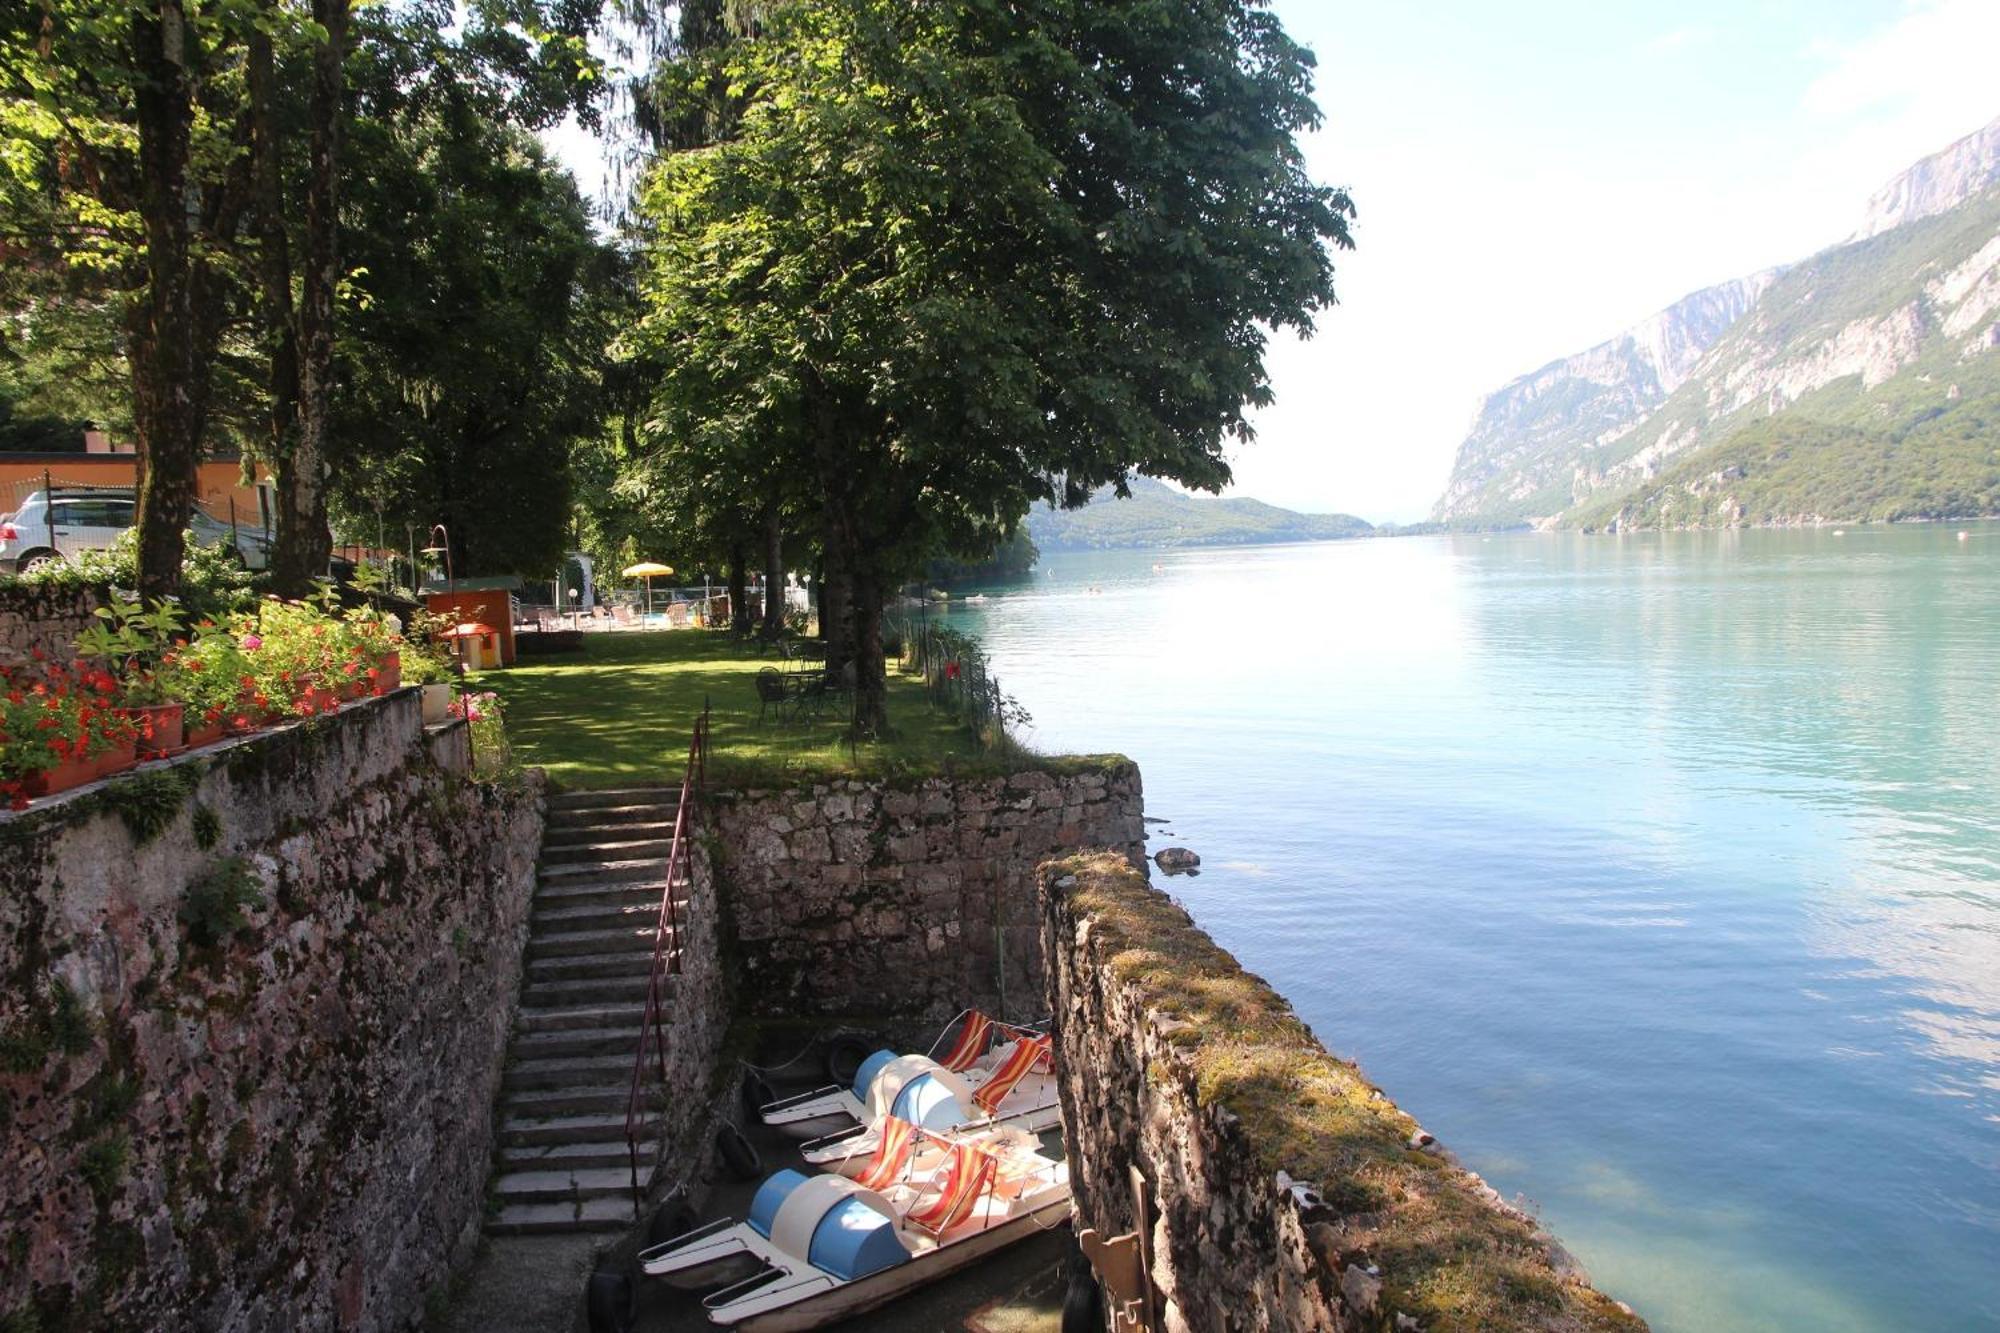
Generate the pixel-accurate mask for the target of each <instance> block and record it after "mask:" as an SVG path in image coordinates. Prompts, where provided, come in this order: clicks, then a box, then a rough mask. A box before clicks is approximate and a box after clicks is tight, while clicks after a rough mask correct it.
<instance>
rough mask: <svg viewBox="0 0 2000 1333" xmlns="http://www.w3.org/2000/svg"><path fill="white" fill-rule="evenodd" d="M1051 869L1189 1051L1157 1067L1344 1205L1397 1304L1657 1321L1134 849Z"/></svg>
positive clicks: (1482, 1315)
mask: <svg viewBox="0 0 2000 1333" xmlns="http://www.w3.org/2000/svg"><path fill="white" fill-rule="evenodd" d="M1047 873H1049V874H1052V875H1055V876H1058V877H1060V876H1063V875H1074V876H1075V877H1076V884H1075V886H1074V887H1073V888H1071V889H1070V890H1069V893H1070V907H1071V911H1072V913H1073V915H1074V916H1075V917H1076V918H1077V919H1079V920H1082V921H1087V922H1088V923H1089V926H1090V945H1089V947H1090V949H1091V952H1092V953H1093V954H1094V955H1095V956H1096V957H1097V958H1098V959H1099V960H1101V961H1102V962H1103V963H1104V964H1106V966H1107V967H1108V970H1109V972H1110V974H1111V975H1112V976H1113V977H1114V978H1115V979H1116V980H1117V981H1118V982H1120V983H1122V984H1124V985H1127V986H1131V987H1134V988H1136V989H1137V991H1138V992H1139V994H1138V996H1137V1001H1138V1002H1137V1004H1136V1006H1135V1008H1136V1010H1137V1011H1140V1012H1146V1013H1149V1014H1151V1015H1152V1016H1153V1019H1154V1022H1155V1023H1156V1024H1157V1025H1158V1027H1159V1029H1160V1031H1161V1032H1162V1035H1163V1036H1165V1038H1166V1040H1167V1041H1168V1042H1169V1043H1170V1044H1171V1045H1172V1046H1173V1047H1174V1049H1175V1051H1176V1053H1177V1054H1178V1056H1179V1057H1180V1058H1179V1059H1178V1060H1173V1061H1163V1062H1160V1063H1158V1064H1155V1065H1154V1066H1153V1067H1152V1068H1151V1069H1149V1070H1148V1075H1149V1078H1150V1079H1151V1080H1152V1081H1154V1082H1155V1083H1161V1084H1165V1083H1170V1082H1172V1081H1173V1080H1174V1079H1175V1078H1176V1077H1177V1076H1178V1077H1180V1078H1183V1079H1185V1082H1186V1086H1187V1087H1188V1088H1189V1089H1190V1090H1191V1092H1192V1094H1193V1096H1194V1098H1195V1100H1196V1101H1197V1102H1198V1103H1199V1104H1200V1105H1202V1106H1204V1107H1209V1106H1219V1107H1221V1108H1222V1109H1224V1110H1227V1111H1229V1112H1230V1113H1232V1114H1233V1115H1234V1116H1236V1118H1237V1120H1238V1122H1239V1123H1240V1127H1241V1132H1242V1134H1243V1136H1244V1140H1245V1146H1246V1148H1247V1150H1248V1152H1249V1153H1250V1154H1251V1155H1252V1156H1253V1157H1254V1158H1255V1159H1256V1162H1257V1165H1258V1168H1259V1171H1260V1173H1262V1174H1263V1175H1265V1176H1266V1178H1268V1177H1269V1176H1271V1175H1274V1174H1275V1173H1276V1172H1277V1171H1279V1170H1283V1171H1285V1172H1287V1173H1288V1174H1289V1175H1291V1176H1292V1178H1293V1179H1295V1180H1301V1181H1307V1182H1310V1183H1311V1184H1313V1185H1314V1186H1315V1187H1316V1188H1317V1189H1318V1190H1319V1192H1320V1194H1321V1196H1322V1197H1323V1198H1324V1199H1325V1200H1326V1202H1327V1204H1328V1206H1329V1207H1331V1208H1332V1209H1333V1210H1334V1211H1335V1212H1337V1213H1339V1214H1341V1215H1342V1226H1341V1228H1340V1231H1339V1233H1338V1234H1339V1248H1340V1250H1341V1252H1342V1261H1343V1262H1368V1263H1374V1264H1377V1265H1379V1267H1380V1269H1381V1276H1382V1282H1383V1296H1384V1299H1385V1302H1386V1303H1387V1306H1388V1308H1390V1309H1393V1310H1396V1311H1400V1312H1403V1313H1407V1314H1411V1315H1414V1316H1416V1317H1417V1318H1418V1319H1419V1320H1420V1321H1421V1322H1422V1326H1423V1327H1424V1328H1425V1329H1427V1330H1430V1331H1431V1333H1447V1331H1451V1333H1459V1331H1463V1333H1472V1331H1473V1330H1486V1331H1493V1330H1527V1329H1535V1330H1551V1329H1564V1330H1584V1329H1590V1330H1604V1331H1605V1333H1613V1331H1616V1333H1643V1330H1644V1329H1645V1327H1646V1325H1645V1323H1644V1321H1643V1320H1640V1319H1639V1318H1637V1317H1636V1316H1634V1315H1633V1314H1631V1313H1630V1312H1629V1311H1627V1310H1625V1309H1623V1308H1622V1307H1620V1306H1618V1305H1617V1304H1615V1303H1614V1302H1613V1301H1612V1300H1610V1299H1609V1298H1608V1297H1606V1296H1604V1295H1603V1294H1602V1293H1600V1292H1598V1291H1596V1290H1594V1289H1593V1288H1590V1287H1588V1286H1585V1285H1582V1284H1580V1283H1578V1282H1574V1281H1569V1280H1565V1278H1564V1277H1563V1276H1562V1275H1561V1274H1559V1273H1558V1272H1557V1271H1556V1269H1555V1266H1554V1264H1553V1263H1552V1262H1551V1259H1550V1255H1549V1252H1548V1250H1547V1248H1546V1245H1545V1243H1544V1242H1543V1240H1542V1239H1541V1238H1540V1236H1539V1235H1538V1234H1537V1229H1536V1227H1535V1226H1534V1224H1533V1223H1532V1222H1531V1221H1529V1220H1528V1219H1527V1218H1526V1217H1525V1216H1523V1215H1522V1214H1520V1213H1518V1212H1514V1211H1512V1210H1505V1209H1502V1208H1499V1207H1495V1206H1494V1205H1493V1204H1492V1203H1491V1202H1490V1201H1489V1200H1488V1199H1486V1198H1485V1197H1483V1196H1482V1194H1481V1193H1480V1190H1479V1186H1478V1184H1477V1182H1476V1181H1475V1180H1474V1179H1473V1177H1471V1176H1470V1175H1469V1174H1467V1173H1466V1172H1465V1171H1463V1170H1461V1169H1460V1168H1458V1167H1457V1166H1454V1165H1452V1164H1451V1163H1449V1162H1447V1161H1445V1160H1443V1159H1442V1158H1441V1157H1439V1156H1436V1155H1434V1154H1432V1153H1428V1152H1420V1151H1414V1150H1412V1148H1411V1146H1410V1143H1411V1135H1412V1133H1413V1132H1414V1131H1415V1130H1416V1128H1417V1125H1416V1122H1415V1121H1414V1120H1412V1119H1411V1118H1410V1117H1409V1116H1407V1115H1405V1114H1404V1113H1403V1112H1402V1111H1401V1110H1399V1109H1398V1108H1397V1107H1396V1106H1395V1104H1394V1103H1393V1102H1391V1101H1390V1100H1389V1099H1388V1098H1387V1097H1386V1096H1384V1095H1383V1094H1382V1093H1381V1091H1380V1090H1379V1089H1377V1088H1376V1087H1375V1086H1374V1085H1373V1084H1371V1083H1370V1082H1369V1081H1368V1080H1367V1078H1366V1077H1364V1076H1363V1075H1362V1073H1361V1071H1360V1070H1359V1069H1357V1068H1356V1067H1355V1066H1354V1065H1352V1064H1349V1063H1348V1062H1346V1061H1344V1060H1339V1059H1336V1058H1334V1057H1333V1056H1332V1055H1329V1054H1328V1053H1327V1051H1326V1049H1325V1048H1324V1047H1323V1046H1321V1045H1320V1044H1319V1042H1318V1041H1317V1040H1316V1039H1315V1038H1314V1037H1313V1035H1312V1032H1311V1030H1310V1029H1309V1028H1307V1027H1306V1025H1305V1024H1304V1023H1303V1022H1302V1021H1300V1019H1299V1017H1298V1016H1297V1014H1295V1013H1294V1012H1293V1011H1292V1007H1291V1006H1290V1005H1289V1004H1287V1003H1286V1002H1285V1000H1284V998H1283V997H1282V996H1280V995H1279V994H1278V993H1277V992H1276V991H1274V990H1272V989H1271V988H1270V987H1269V986H1268V985H1266V984H1265V983H1264V982H1263V981H1261V980H1260V979H1258V978H1257V977H1255V976H1252V975H1251V974H1249V973H1247V972H1245V971H1244V970H1243V968H1242V966H1241V965H1240V964H1239V963H1238V962H1237V961H1236V959H1235V958H1234V957H1232V956H1231V955H1230V954H1229V953H1228V952H1227V951H1226V950H1224V949H1222V948H1221V947H1220V946H1218V945H1217V944H1216V943H1215V941H1214V940H1212V939H1210V938H1209V936H1208V935H1207V934H1206V933H1205V932H1204V931H1202V930H1201V929H1200V928H1199V927H1197V926H1195V925H1194V923H1193V922H1192V921H1191V920H1190V919H1189V917H1188V916H1187V914H1186V913H1185V912H1184V911H1182V910H1181V909H1180V908H1179V907H1177V906H1176V905H1175V904H1174V903H1173V900H1172V899H1170V898H1168V897H1167V896H1166V895H1165V894H1163V893H1160V892H1158V891H1157V890H1155V889H1154V888H1152V887H1151V886H1150V885H1149V884H1148V883H1147V882H1146V880H1145V878H1144V877H1143V876H1142V875H1140V874H1139V873H1137V872H1136V871H1134V870H1133V869H1132V867H1131V866H1130V865H1128V864H1126V862H1125V861H1124V859H1123V858H1121V857H1117V856H1113V855H1110V854H1108V853H1089V854H1084V855H1080V856H1076V857H1073V858H1071V859H1069V860H1067V861H1064V862H1061V863H1059V864H1058V866H1057V867H1054V868H1051V869H1049V870H1048V871H1047ZM1176 1066H1177V1067H1178V1068H1177V1069H1176Z"/></svg>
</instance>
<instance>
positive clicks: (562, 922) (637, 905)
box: [528, 896, 687, 934]
mask: <svg viewBox="0 0 2000 1333" xmlns="http://www.w3.org/2000/svg"><path fill="white" fill-rule="evenodd" d="M676 906H677V908H681V909H684V908H685V907H686V906H687V902H686V900H685V899H683V900H682V901H681V902H680V903H678V904H676ZM659 919H660V900H659V899H658V898H657V897H652V896H647V897H643V898H639V899H638V900H637V901H634V902H621V903H582V904H579V905H577V906H572V907H550V908H546V909H544V910H542V911H538V912H536V913H535V914H534V916H532V917H530V918H529V921H528V927H529V929H530V930H532V931H534V932H536V933H537V934H540V933H543V932H547V933H550V934H554V933H556V932H559V931H565V930H639V929H642V928H651V927H652V926H654V925H656V924H658V922H659Z"/></svg>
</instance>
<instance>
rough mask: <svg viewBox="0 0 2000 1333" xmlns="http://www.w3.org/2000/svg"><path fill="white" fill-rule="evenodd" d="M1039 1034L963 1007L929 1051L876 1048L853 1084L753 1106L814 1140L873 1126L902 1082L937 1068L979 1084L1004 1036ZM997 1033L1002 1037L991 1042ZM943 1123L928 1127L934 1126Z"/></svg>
mask: <svg viewBox="0 0 2000 1333" xmlns="http://www.w3.org/2000/svg"><path fill="white" fill-rule="evenodd" d="M960 1019H963V1020H964V1022H963V1025H962V1026H960V1027H959V1033H958V1039H957V1041H956V1042H955V1043H954V1044H953V1045H952V1048H951V1050H950V1051H948V1052H947V1053H946V1054H945V1056H944V1058H943V1059H942V1060H938V1059H934V1058H933V1057H934V1056H936V1054H937V1051H938V1047H940V1046H942V1045H943V1044H944V1039H945V1036H946V1035H947V1034H949V1033H950V1032H951V1030H952V1028H953V1026H955V1025H958V1024H959V1022H960ZM1038 1035H1040V1034H1038V1033H1036V1032H1034V1031H1033V1030H1032V1029H1029V1028H1016V1027H1011V1026H1007V1025H1003V1024H998V1023H995V1022H994V1021H993V1020H992V1019H990V1018H988V1017H986V1015H984V1014H982V1013H980V1012H979V1011H978V1010H976V1009H968V1010H966V1011H965V1012H964V1013H963V1014H961V1015H959V1016H958V1017H957V1018H954V1019H953V1020H952V1021H951V1022H950V1023H947V1024H946V1025H945V1029H944V1032H942V1033H940V1034H939V1035H938V1039H937V1041H936V1042H935V1043H933V1044H932V1046H931V1050H930V1054H928V1055H898V1054H896V1053H895V1052H894V1051H890V1050H880V1051H876V1052H875V1053H874V1054H873V1055H870V1056H869V1057H868V1058H867V1059H866V1060H864V1061H862V1062H861V1067H860V1068H859V1069H858V1070H856V1071H855V1075H854V1086H853V1087H852V1088H843V1087H840V1086H839V1085H838V1084H830V1085H828V1086H826V1087H822V1088H815V1089H813V1090H812V1091H811V1092H803V1093H799V1094H797V1095H796V1096H792V1097H782V1098H779V1099H778V1100H777V1101H773V1102H767V1103H765V1104H764V1105H763V1106H760V1107H758V1108H757V1115H758V1118H759V1119H761V1120H762V1121H763V1122H764V1123H765V1124H766V1125H769V1126H770V1127H771V1128H772V1129H775V1130H777V1131H779V1132H780V1133H782V1134H785V1135H787V1136H788V1137H791V1138H795V1139H818V1138H824V1137H825V1136H827V1135H829V1134H837V1133H841V1132H844V1131H846V1132H851V1131H852V1130H854V1129H855V1128H856V1126H867V1125H872V1124H874V1123H875V1122H876V1121H877V1120H879V1119H881V1117H882V1116H884V1115H886V1114H889V1113H890V1111H891V1110H892V1108H893V1107H894V1105H895V1102H896V1098H897V1096H898V1094H900V1093H901V1092H902V1090H903V1088H904V1086H905V1085H906V1084H908V1083H910V1082H911V1081H913V1080H915V1079H916V1078H918V1077H919V1076H921V1075H923V1074H927V1073H930V1072H932V1071H934V1070H937V1069H939V1068H942V1069H943V1070H944V1071H945V1072H947V1073H949V1074H955V1075H958V1076H959V1077H960V1078H961V1079H962V1080H963V1082H964V1084H965V1085H966V1086H967V1087H969V1088H973V1089H976V1088H978V1087H979V1085H980V1084H982V1083H984V1082H985V1081H986V1079H987V1078H988V1077H989V1076H990V1075H991V1074H992V1072H993V1070H994V1069H995V1068H996V1067H997V1066H998V1065H999V1064H1000V1063H1001V1062H1002V1061H1003V1060H1004V1059H1005V1057H1006V1053H1007V1051H1008V1049H1009V1046H1010V1043H1009V1042H1007V1041H1006V1040H1004V1038H1006V1037H1014V1038H1016V1039H1019V1038H1023V1037H1032V1036H1038ZM996 1038H1003V1040H1000V1041H998V1042H997V1044H996V1040H995V1039H996ZM1047 1084H1048V1086H1047V1095H1048V1096H1047V1099H1048V1101H1049V1102H1050V1104H1051V1105H1052V1104H1053V1100H1054V1083H1053V1080H1047ZM968 1104H969V1103H968ZM1025 1107H1026V1102H1025V1101H1023V1102H1022V1103H1021V1104H1020V1105H1017V1106H1016V1107H1015V1108H1012V1109H1013V1110H1019V1109H1025ZM1010 1113H1011V1111H1010ZM947 1127H948V1126H944V1125H936V1126H933V1128H939V1129H942V1128H947Z"/></svg>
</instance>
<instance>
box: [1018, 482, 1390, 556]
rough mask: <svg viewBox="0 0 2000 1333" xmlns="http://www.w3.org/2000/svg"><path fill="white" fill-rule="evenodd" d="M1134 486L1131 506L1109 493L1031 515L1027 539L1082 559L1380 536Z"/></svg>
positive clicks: (1320, 519) (1165, 488) (1337, 519)
mask: <svg viewBox="0 0 2000 1333" xmlns="http://www.w3.org/2000/svg"><path fill="white" fill-rule="evenodd" d="M1129 485H1130V489H1131V492H1132V494H1131V495H1130V496H1129V497H1127V498H1126V499H1123V500H1121V499H1119V498H1118V497H1117V496H1116V495H1115V494H1114V493H1113V492H1112V490H1111V488H1110V487H1108V486H1106V487H1104V488H1102V489H1101V490H1099V491H1097V492H1096V493H1095V494H1094V495H1092V496H1091V497H1090V503H1088V504H1086V505H1085V506H1083V508H1081V509H1056V508H1053V507H1051V506H1050V505H1048V504H1046V503H1044V504H1038V505H1036V506H1035V507H1034V508H1033V509H1031V510H1030V511H1028V535H1029V536H1030V537H1033V538H1034V540H1035V545H1036V546H1037V547H1039V548H1040V549H1041V550H1043V551H1076V550H1104V549H1110V548H1122V547H1172V546H1252V545H1258V544H1264V543H1270V542H1308V541H1332V540H1335V539H1339V538H1345V537H1366V536H1368V535H1369V534H1370V533H1371V532H1373V531H1374V528H1373V527H1371V526H1370V525H1369V524H1368V523H1367V522H1365V521H1363V520H1362V519H1358V518H1356V517H1354V516H1353V515H1352V514H1297V513H1293V512H1292V511H1291V510H1289V509H1280V508H1278V507H1277V506H1276V505H1268V504H1265V503H1264V502H1263V501H1262V500H1247V499H1242V498H1237V497H1232V498H1228V499H1211V498H1208V497H1205V496H1193V495H1186V494H1183V493H1182V492H1180V491H1177V490H1175V489H1174V488H1173V487H1171V486H1169V485H1167V484H1166V483H1165V482H1162V481H1155V480H1153V479H1152V478H1150V477H1133V478H1132V479H1131V481H1130V483H1129Z"/></svg>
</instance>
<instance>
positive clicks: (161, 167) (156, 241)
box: [127, 0, 208, 597]
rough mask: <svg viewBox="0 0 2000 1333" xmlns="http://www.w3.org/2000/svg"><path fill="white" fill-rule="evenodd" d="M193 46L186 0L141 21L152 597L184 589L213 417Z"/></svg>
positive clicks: (137, 47) (137, 341) (138, 352)
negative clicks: (191, 172) (193, 147)
mask: <svg viewBox="0 0 2000 1333" xmlns="http://www.w3.org/2000/svg"><path fill="white" fill-rule="evenodd" d="M193 41H194V34H193V33H192V32H191V31H190V30H189V26H188V22H187V15H186V14H185V12H184V11H183V10H182V7H181V0H158V3H157V5H154V6H149V7H143V8H140V9H138V10H137V11H136V12H135V13H134V15H133V20H132V55H133V64H134V66H135V67H136V69H137V71H138V73H139V76H140V77H139V81H138V85H139V86H138V92H137V95H136V97H135V99H134V104H133V110H134V112H135V118H136V119H137V121H138V129H139V212H140V215H141V217H142V218H143V220H144V223H145V228H146V278H147V285H146V290H145V292H144V293H143V294H141V295H139V296H138V297H137V298H136V299H135V300H134V301H133V303H132V305H131V307H130V309H129V311H128V314H127V332H128V333H129V335H130V338H131V346H130V364H131V374H132V422H133V428H134V433H135V434H136V435H137V437H138V451H139V459H138V463H139V476H138V515H137V520H136V521H137V523H138V527H139V591H140V593H141V594H142V595H145V596H149V597H158V596H166V595H168V594H170V593H173V592H175V591H176V590H178V589H179V587H180V582H181V557H182V555H183V554H184V545H185V541H184V537H183V534H184V533H185V532H186V530H187V525H188V518H189V515H190V514H191V513H192V512H193V510H194V492H195V468H196V466H197V464H198V463H199V462H200V457H201V436H202V430H203V427H204V426H205V425H206V421H207V416H208V358H207V357H206V356H205V355H204V354H203V352H202V345H203V339H202V337H201V331H200V329H199V328H198V327H197V323H196V318H195V280H194V265H193V260H192V256H191V254H190V249H189V231H190V222H189V219H190V217H191V216H193V212H194V210H193V209H192V208H191V207H190V206H189V204H190V201H189V197H188V153H189V146H190V136H191V133H192V129H193V124H194V86H193V79H192V77H191V75H190V72H189V63H190V58H191V56H192V54H193V53H192V50H191V46H192V43H193Z"/></svg>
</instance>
